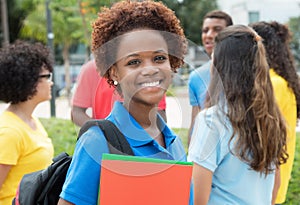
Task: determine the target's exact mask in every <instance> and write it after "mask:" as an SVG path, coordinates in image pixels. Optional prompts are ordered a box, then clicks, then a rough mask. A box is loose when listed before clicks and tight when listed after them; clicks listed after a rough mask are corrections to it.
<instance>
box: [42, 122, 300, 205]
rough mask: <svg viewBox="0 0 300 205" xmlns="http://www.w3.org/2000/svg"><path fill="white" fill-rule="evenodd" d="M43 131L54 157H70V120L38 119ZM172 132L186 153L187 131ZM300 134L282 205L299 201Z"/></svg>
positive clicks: (73, 128)
mask: <svg viewBox="0 0 300 205" xmlns="http://www.w3.org/2000/svg"><path fill="white" fill-rule="evenodd" d="M40 120H41V122H42V123H43V125H44V126H45V129H46V130H47V132H48V134H49V137H51V139H52V142H53V144H54V151H55V155H57V154H59V153H61V152H67V153H68V154H70V155H72V154H73V151H74V148H75V144H76V139H77V134H78V132H79V128H78V127H77V126H76V125H74V124H73V123H72V122H71V121H70V120H63V119H57V118H50V119H44V118H42V119H40ZM174 132H175V133H176V134H177V135H178V136H180V137H181V139H182V142H183V144H184V146H185V149H186V151H187V135H188V130H187V129H174ZM299 150H300V133H297V145H296V155H295V161H294V168H293V172H292V178H291V181H290V184H289V190H288V194H287V199H286V202H285V203H284V205H295V204H299V201H300V186H299V182H300V152H299Z"/></svg>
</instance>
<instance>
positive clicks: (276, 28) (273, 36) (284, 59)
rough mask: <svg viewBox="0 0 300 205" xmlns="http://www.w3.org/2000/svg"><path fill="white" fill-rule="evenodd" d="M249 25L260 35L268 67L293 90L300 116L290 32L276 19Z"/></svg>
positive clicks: (298, 91) (298, 83)
mask: <svg viewBox="0 0 300 205" xmlns="http://www.w3.org/2000/svg"><path fill="white" fill-rule="evenodd" d="M250 26H251V27H252V28H253V29H254V30H255V31H256V32H257V33H258V35H260V36H261V37H262V38H263V39H264V41H263V43H264V46H265V48H266V51H267V60H268V63H269V66H270V68H273V69H274V71H275V72H276V73H277V74H278V75H280V76H281V77H282V78H284V79H285V80H286V81H287V83H288V86H289V87H290V88H291V89H292V90H293V92H294V94H295V96H296V102H297V118H298V119H299V118H300V81H299V77H298V75H297V71H296V67H295V64H294V58H293V55H292V53H291V50H290V46H289V43H290V40H291V33H290V31H289V29H288V27H287V26H286V25H283V24H280V23H278V22H276V21H272V22H264V21H261V22H257V23H253V24H250Z"/></svg>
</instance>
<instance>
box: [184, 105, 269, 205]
mask: <svg viewBox="0 0 300 205" xmlns="http://www.w3.org/2000/svg"><path fill="white" fill-rule="evenodd" d="M225 111H226V107H225ZM194 129H195V131H194V132H193V136H192V140H191V144H190V147H189V155H188V160H189V161H191V162H194V163H196V164H198V165H200V166H201V167H204V168H206V169H207V170H209V171H211V172H212V173H213V178H212V185H211V192H210V196H209V201H208V203H207V204H208V205H215V204H255V205H262V204H271V199H272V190H273V186H274V172H272V173H270V174H268V175H267V176H265V175H264V174H261V173H259V172H257V171H254V170H253V169H251V168H250V166H249V165H248V164H247V163H246V162H244V161H242V160H240V158H239V157H237V156H236V155H235V154H233V152H234V145H235V144H234V140H233V141H231V143H230V149H229V144H228V143H229V141H230V138H231V136H232V134H233V129H232V126H231V123H230V121H229V119H228V117H227V116H226V115H225V114H224V113H222V112H221V111H219V110H218V107H216V106H213V107H210V108H208V109H205V110H203V111H201V112H200V113H199V115H197V117H196V121H195V125H194Z"/></svg>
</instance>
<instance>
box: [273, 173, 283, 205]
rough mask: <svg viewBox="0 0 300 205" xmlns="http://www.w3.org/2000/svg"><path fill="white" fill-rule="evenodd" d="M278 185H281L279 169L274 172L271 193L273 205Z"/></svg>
mask: <svg viewBox="0 0 300 205" xmlns="http://www.w3.org/2000/svg"><path fill="white" fill-rule="evenodd" d="M280 184H281V179H280V168H277V169H276V170H275V182H274V187H273V193H272V204H275V201H276V197H277V193H278V190H279V187H280Z"/></svg>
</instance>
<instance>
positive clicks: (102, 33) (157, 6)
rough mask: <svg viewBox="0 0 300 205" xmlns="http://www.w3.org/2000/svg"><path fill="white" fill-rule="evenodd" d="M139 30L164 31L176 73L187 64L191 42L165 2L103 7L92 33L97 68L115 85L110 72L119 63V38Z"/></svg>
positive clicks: (131, 2)
mask: <svg viewBox="0 0 300 205" xmlns="http://www.w3.org/2000/svg"><path fill="white" fill-rule="evenodd" d="M136 29H149V30H157V31H163V32H161V35H162V36H163V38H164V39H165V40H166V42H167V45H168V49H169V51H168V52H169V57H170V64H171V68H172V70H173V71H174V72H176V69H177V68H179V67H180V66H182V64H183V58H184V55H185V53H186V49H187V41H186V38H185V36H184V32H183V29H182V28H181V26H180V22H179V20H178V19H177V17H176V16H175V14H174V12H173V11H172V10H171V9H169V8H167V7H166V6H165V5H163V4H162V3H161V2H153V1H142V2H135V1H121V2H118V3H116V4H114V5H113V6H112V7H111V8H102V10H101V12H100V13H99V14H98V18H97V19H96V21H95V22H94V23H93V32H92V50H93V52H94V55H95V60H96V65H97V69H98V71H99V72H100V74H101V75H102V76H104V77H106V78H107V79H108V83H109V84H110V85H112V86H114V85H113V82H112V80H111V78H110V75H109V72H108V70H109V69H110V68H111V66H112V65H113V64H114V63H116V61H117V60H116V54H117V49H118V44H119V40H116V39H117V38H116V37H119V36H121V35H123V34H125V33H127V32H130V31H133V30H136ZM171 36H172V37H171Z"/></svg>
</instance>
